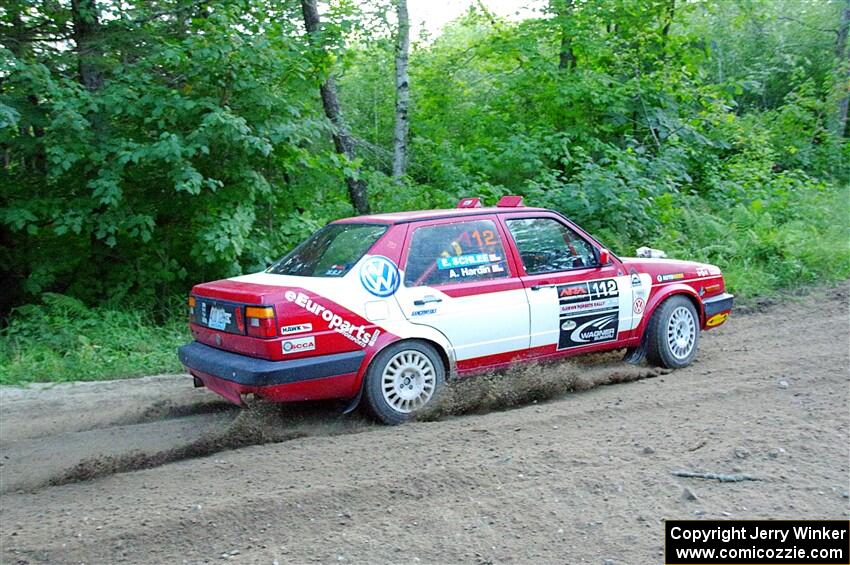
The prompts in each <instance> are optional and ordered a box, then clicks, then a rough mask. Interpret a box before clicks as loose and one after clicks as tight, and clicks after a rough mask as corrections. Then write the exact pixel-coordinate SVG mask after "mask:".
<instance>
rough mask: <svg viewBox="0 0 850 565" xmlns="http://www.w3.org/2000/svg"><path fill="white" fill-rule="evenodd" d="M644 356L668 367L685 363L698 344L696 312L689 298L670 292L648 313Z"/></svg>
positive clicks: (694, 353) (677, 367) (650, 360)
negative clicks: (667, 296)
mask: <svg viewBox="0 0 850 565" xmlns="http://www.w3.org/2000/svg"><path fill="white" fill-rule="evenodd" d="M646 331H647V335H646V359H647V361H649V363H650V364H652V365H656V366H659V367H666V368H668V369H679V368H681V367H687V366H688V365H690V364H691V361H693V360H694V357H695V356H696V354H697V347H698V346H699V315H698V314H697V310H696V308H695V307H694V304H693V302H691V301H690V300H688V299H687V298H686V297H684V296H672V297H670V298H668V299H667V300H665V301H664V302H662V303H661V305H660V306H659V307H658V308H657V309H656V310H655V312H654V313H653V314H652V317H651V318H650V320H649V325H648V327H647V329H646Z"/></svg>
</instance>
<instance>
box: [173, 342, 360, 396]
mask: <svg viewBox="0 0 850 565" xmlns="http://www.w3.org/2000/svg"><path fill="white" fill-rule="evenodd" d="M177 355H178V357H179V358H180V362H181V363H183V365H184V366H185V367H186V369H188V371H189V373H191V374H192V375H193V376H195V377H196V378H199V379H201V380H202V381H203V382H204V384H205V385H206V386H208V387H209V388H210V389H212V390H214V391H215V392H217V393H219V394H221V395H222V396H224V397H225V398H227V399H228V400H231V401H233V402H235V403H237V404H239V403H240V395H241V394H247V393H259V394H261V395H264V396H269V397H280V398H275V399H280V400H309V399H312V398H331V397H333V396H336V395H335V394H334V393H333V389H334V388H336V387H333V386H330V387H329V383H328V380H336V379H333V378H335V377H347V378H346V379H342V381H341V382H339V383H338V384H339V385H341V386H339V389H340V390H339V391H338V394H339V396H340V397H345V396H346V395H349V394H350V391H349V381H350V380H352V379H353V377H354V376H355V375H356V374H357V373H358V371H359V370H360V365H361V364H362V362H363V359H364V357H365V356H366V352H365V351H363V350H360V351H350V352H346V353H334V354H332V355H319V356H316V357H305V358H301V359H291V360H287V361H268V360H266V359H256V358H254V357H248V356H245V355H240V354H238V353H232V352H230V351H222V350H220V349H216V348H214V347H210V346H208V345H204V344H203V343H199V342H197V341H193V342H192V343H188V344H186V345H184V346H183V347H180V348H179V349H178V350H177ZM311 385H315V386H311ZM286 391H299V392H297V394H296V395H295V396H296V397H292V398H286V397H285V396H286V395H285V392H286ZM310 391H315V392H316V394H311V393H310Z"/></svg>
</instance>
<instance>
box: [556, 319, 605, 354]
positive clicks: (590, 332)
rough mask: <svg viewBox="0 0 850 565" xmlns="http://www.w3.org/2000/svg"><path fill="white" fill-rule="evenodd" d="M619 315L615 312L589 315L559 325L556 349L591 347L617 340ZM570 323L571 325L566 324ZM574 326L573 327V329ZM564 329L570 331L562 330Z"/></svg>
mask: <svg viewBox="0 0 850 565" xmlns="http://www.w3.org/2000/svg"><path fill="white" fill-rule="evenodd" d="M618 318H619V314H618V312H617V311H616V310H615V311H613V312H610V313H608V314H589V315H587V316H576V317H575V318H571V319H569V320H566V321H565V322H564V323H562V324H561V335H560V337H559V339H558V349H567V348H569V347H580V346H582V345H592V344H594V343H603V342H606V341H613V340H615V339H617V330H618V328H619V320H618ZM567 322H572V324H567ZM573 324H575V327H573ZM565 327H567V328H570V329H564V328H565Z"/></svg>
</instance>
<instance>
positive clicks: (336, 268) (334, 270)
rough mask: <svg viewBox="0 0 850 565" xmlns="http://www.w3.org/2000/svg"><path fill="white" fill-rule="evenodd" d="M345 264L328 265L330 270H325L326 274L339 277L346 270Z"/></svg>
mask: <svg viewBox="0 0 850 565" xmlns="http://www.w3.org/2000/svg"><path fill="white" fill-rule="evenodd" d="M345 269H346V266H345V265H331V266H330V267H328V270H327V271H325V276H327V277H338V276H339V275H341V274H343V273H344V272H345Z"/></svg>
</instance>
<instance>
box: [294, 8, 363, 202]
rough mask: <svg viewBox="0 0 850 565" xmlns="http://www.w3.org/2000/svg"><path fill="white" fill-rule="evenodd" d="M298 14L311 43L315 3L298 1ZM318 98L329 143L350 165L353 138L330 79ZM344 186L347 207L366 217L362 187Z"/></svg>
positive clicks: (355, 182)
mask: <svg viewBox="0 0 850 565" xmlns="http://www.w3.org/2000/svg"><path fill="white" fill-rule="evenodd" d="M301 11H302V13H303V14H304V27H305V28H306V29H307V34H308V35H309V37H310V41H311V42H314V41H316V39H315V34H316V32H318V31H319V25H320V24H321V21H320V20H319V10H318V9H317V8H316V0H301ZM319 94H321V96H322V106H323V107H324V109H325V115H326V116H327V117H328V120H330V122H331V124H332V125H333V134H332V135H333V140H334V147H335V148H336V152H337V153H339V154H340V155H343V156H344V157H345V158H346V159H348V160H349V161H353V160H354V159H355V158H356V157H357V153H356V151H355V149H354V138H353V137H352V136H351V133H350V132H349V131H348V127H347V126H346V124H345V120H343V118H342V112H341V110H340V108H339V97H338V96H337V91H336V81H335V80H334V77H333V75H330V74H329V75H328V78H327V79H325V81H324V82H323V83H322V84H321V86H320V87H319ZM345 184H346V186H347V187H348V197H349V199H351V204H352V205H354V210H355V211H356V212H357V213H358V214H368V213H369V200H368V197H367V194H366V183H365V182H364V181H363V180H361V179H358V178H356V177H353V176H350V175H346V177H345Z"/></svg>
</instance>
